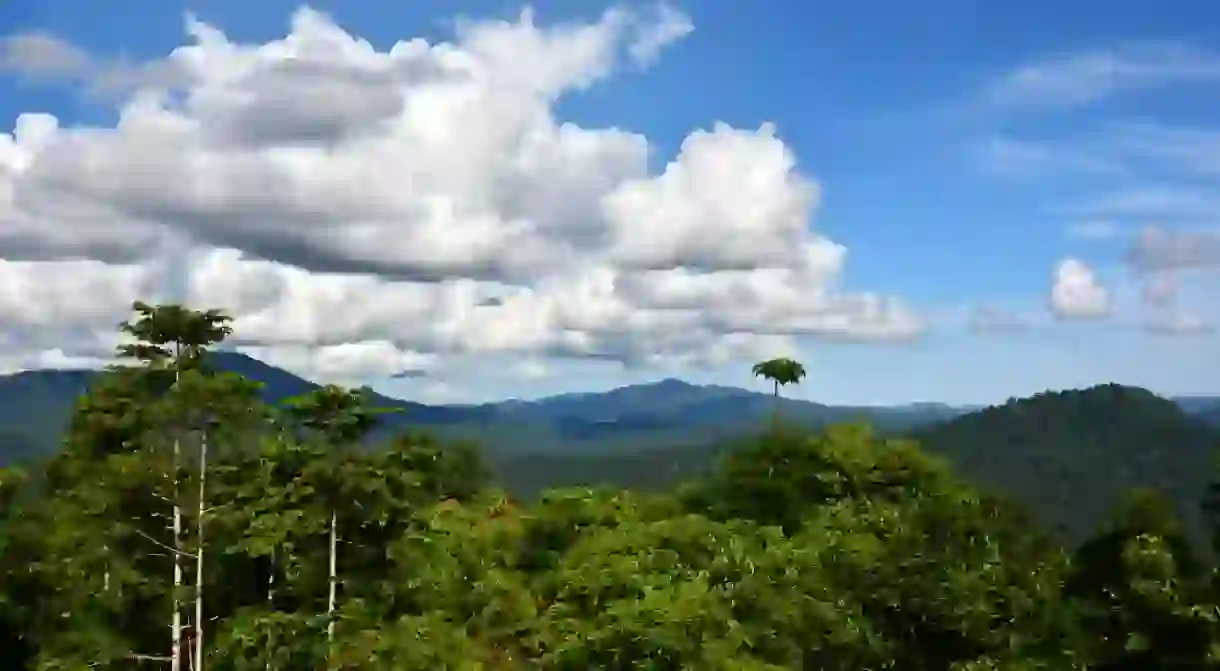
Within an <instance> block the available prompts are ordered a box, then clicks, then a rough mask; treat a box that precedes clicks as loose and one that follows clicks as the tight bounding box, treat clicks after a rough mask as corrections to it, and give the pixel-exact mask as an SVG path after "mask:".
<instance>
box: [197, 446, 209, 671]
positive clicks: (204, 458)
mask: <svg viewBox="0 0 1220 671" xmlns="http://www.w3.org/2000/svg"><path fill="white" fill-rule="evenodd" d="M207 478H208V435H207V431H206V430H205V431H204V433H203V437H202V438H201V439H200V441H199V511H198V513H199V514H198V517H197V518H196V520H195V530H196V535H197V536H198V538H199V545H198V547H196V548H195V671H203V512H204V505H203V504H204V501H205V500H206V498H207V482H208V480H207Z"/></svg>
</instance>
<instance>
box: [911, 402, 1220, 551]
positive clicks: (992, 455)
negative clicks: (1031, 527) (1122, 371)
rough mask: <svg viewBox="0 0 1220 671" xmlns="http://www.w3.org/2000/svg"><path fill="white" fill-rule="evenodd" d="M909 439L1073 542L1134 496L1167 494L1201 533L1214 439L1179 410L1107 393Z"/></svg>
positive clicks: (993, 411)
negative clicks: (1140, 491) (1147, 491)
mask: <svg viewBox="0 0 1220 671" xmlns="http://www.w3.org/2000/svg"><path fill="white" fill-rule="evenodd" d="M911 437H912V438H914V439H916V440H918V441H919V443H920V444H921V445H922V446H923V447H924V448H925V449H927V450H928V451H930V452H933V453H939V454H941V455H943V456H945V457H947V458H948V459H949V460H950V461H951V462H952V463H953V464H954V466H955V467H956V468H957V470H958V472H959V473H961V474H962V475H963V476H965V477H967V478H968V479H970V480H972V481H974V482H976V483H978V484H980V485H982V486H984V487H987V488H990V489H993V490H997V491H1000V492H1004V493H1007V494H1009V495H1010V496H1011V497H1013V498H1015V499H1017V500H1020V501H1022V502H1024V503H1025V504H1026V505H1027V506H1028V507H1029V508H1030V509H1031V511H1032V512H1033V513H1034V514H1035V515H1036V516H1038V517H1040V518H1041V519H1042V520H1043V521H1045V522H1048V523H1051V524H1053V525H1055V526H1058V527H1059V528H1060V530H1061V531H1063V532H1064V533H1065V534H1067V535H1068V536H1069V537H1076V538H1078V537H1080V535H1081V534H1084V533H1087V532H1088V531H1090V530H1092V529H1094V528H1095V527H1096V525H1097V523H1098V522H1100V521H1103V520H1104V519H1105V518H1106V516H1107V515H1108V514H1109V513H1110V511H1111V509H1112V507H1113V506H1114V505H1115V504H1116V503H1118V502H1119V500H1120V498H1121V497H1122V496H1124V495H1125V494H1126V493H1128V492H1129V491H1130V490H1132V489H1134V488H1139V487H1153V488H1157V489H1160V490H1162V491H1163V492H1165V493H1166V494H1168V495H1169V496H1170V497H1171V498H1172V499H1173V500H1174V501H1175V503H1176V504H1177V507H1178V512H1179V514H1180V515H1181V516H1182V518H1183V520H1184V521H1185V522H1186V523H1187V524H1188V526H1190V527H1191V528H1193V529H1194V530H1195V532H1196V533H1201V530H1202V522H1201V519H1200V515H1199V505H1200V501H1201V500H1202V497H1203V493H1204V489H1205V487H1206V485H1207V483H1208V482H1209V481H1210V480H1211V478H1212V477H1214V476H1215V475H1216V474H1217V473H1216V470H1215V459H1216V454H1217V448H1220V431H1218V430H1217V429H1216V428H1214V427H1212V426H1209V425H1207V424H1206V423H1205V422H1204V421H1202V419H1201V418H1200V417H1199V416H1198V415H1197V414H1194V413H1189V412H1186V411H1185V410H1184V409H1183V405H1182V404H1181V403H1180V402H1177V403H1175V402H1174V401H1171V400H1168V399H1164V398H1161V397H1159V396H1156V395H1155V394H1153V393H1152V392H1150V391H1147V390H1145V389H1139V388H1134V387H1124V386H1119V385H1113V384H1110V385H1101V386H1096V387H1092V388H1089V389H1084V390H1079V391H1062V392H1047V393H1042V394H1038V395H1035V396H1033V397H1031V398H1026V399H1021V400H1011V401H1009V402H1008V403H1006V404H1004V405H1000V406H995V407H991V408H987V409H984V410H981V411H979V412H974V413H969V414H966V415H962V416H960V417H958V418H956V419H953V420H951V421H948V422H945V423H942V424H938V425H933V426H929V427H924V428H922V429H919V430H916V431H914V432H913V433H912V435H911Z"/></svg>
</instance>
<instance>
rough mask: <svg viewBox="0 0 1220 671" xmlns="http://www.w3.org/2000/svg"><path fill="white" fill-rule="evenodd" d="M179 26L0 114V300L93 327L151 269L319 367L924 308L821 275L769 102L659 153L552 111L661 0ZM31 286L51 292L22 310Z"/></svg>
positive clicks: (649, 42) (659, 17)
mask: <svg viewBox="0 0 1220 671" xmlns="http://www.w3.org/2000/svg"><path fill="white" fill-rule="evenodd" d="M186 28H187V33H188V36H189V38H190V43H189V44H187V45H185V46H182V47H179V48H177V49H175V50H174V51H173V52H172V53H170V54H169V55H168V56H166V57H165V58H164V59H161V60H158V61H151V62H147V63H139V64H134V65H131V66H128V67H126V68H125V69H123V70H122V72H121V73H120V71H119V69H117V68H109V69H106V68H102V69H98V70H96V71H95V76H96V77H98V78H99V79H101V80H104V81H103V82H102V83H101V84H99V85H105V86H112V87H113V88H114V89H115V90H123V91H125V92H126V94H125V97H124V99H123V102H122V105H121V107H120V110H119V117H118V121H117V123H116V124H115V125H113V126H103V127H75V126H63V125H61V124H60V123H59V121H58V120H57V119H56V118H55V117H52V116H48V115H40V114H26V115H22V116H21V117H19V118H18V120H17V123H16V127H15V129H14V132H13V133H12V134H9V135H0V258H3V259H8V260H7V261H5V262H4V263H5V264H9V265H7V266H0V272H5V271H3V268H6V267H8V268H12V270H11V271H10V272H12V273H14V275H13V277H14V281H13V282H12V283H10V284H7V285H5V286H6V287H7V286H11V287H16V288H15V289H10V290H9V298H8V299H7V302H4V301H0V309H2V310H4V311H6V312H5V314H9V313H11V314H13V315H21V316H20V319H24V320H25V321H26V322H28V323H29V324H30V328H35V327H36V328H43V327H45V328H46V329H54V328H60V327H61V326H62V324H60V323H59V321H63V323H71V324H72V325H73V328H76V329H77V330H81V331H97V330H99V329H101V328H102V327H103V326H105V327H106V328H110V329H112V328H113V322H116V321H118V320H119V319H122V318H124V317H126V316H127V314H126V311H127V307H128V306H129V305H130V302H131V300H132V299H134V298H136V297H144V298H148V297H150V296H155V295H158V294H159V293H160V294H165V293H167V292H168V293H170V294H173V295H175V296H178V295H180V296H181V297H182V298H184V299H185V300H187V301H188V302H189V303H190V304H192V305H198V306H201V307H212V306H218V307H223V308H225V309H227V310H229V311H230V312H231V313H232V314H233V315H234V316H235V318H236V323H235V325H234V326H235V329H236V334H235V342H236V344H237V345H239V346H240V347H242V348H243V349H244V351H247V352H249V353H252V354H254V355H255V356H258V357H259V358H261V359H264V360H267V361H269V362H271V363H274V364H277V365H283V366H285V367H287V368H289V369H292V370H296V371H298V372H304V373H306V374H310V375H312V376H315V377H327V378H333V379H350V378H361V377H375V376H389V375H394V374H401V373H403V372H404V371H412V372H413V373H412V374H419V375H430V373H431V371H432V370H433V369H434V368H435V367H436V366H438V362H439V361H441V360H442V359H443V358H444V357H453V356H468V355H473V356H478V355H509V356H516V357H519V358H520V360H522V361H526V362H531V363H534V362H538V363H539V366H541V363H540V362H542V361H544V360H546V359H547V358H555V357H577V358H592V359H603V360H607V361H614V362H619V363H622V364H626V365H632V366H636V365H638V366H644V365H658V364H661V363H673V362H686V363H689V364H690V365H711V364H715V363H717V362H725V361H729V360H733V359H735V358H738V357H754V356H758V355H759V354H763V355H769V354H771V353H772V352H774V351H778V350H782V351H789V350H790V349H791V348H794V347H795V345H794V342H795V341H794V339H795V338H799V337H805V336H812V337H818V338H824V339H834V340H841V341H853V342H878V341H892V340H898V341H901V340H906V339H910V338H914V337H916V336H918V335H919V333H920V332H921V331H922V330H923V322H922V319H921V318H920V317H919V315H917V314H916V313H914V312H913V311H912V310H911V309H910V308H909V307H907V306H906V305H904V304H903V303H902V302H901V301H900V300H898V299H897V298H895V297H891V296H882V295H878V294H873V293H867V292H863V293H849V292H845V291H843V290H842V289H841V288H840V284H841V277H842V275H843V273H844V269H845V262H846V258H847V250H846V249H845V248H843V247H842V246H840V245H837V244H835V243H834V242H832V241H830V240H828V239H826V238H824V237H823V236H821V235H818V234H817V233H815V232H813V231H812V230H811V229H810V222H811V220H812V218H813V216H814V214H815V213H816V211H817V208H818V205H819V194H820V188H819V185H818V183H817V181H816V180H815V179H814V178H813V177H812V176H810V175H807V174H803V173H802V172H800V171H799V170H798V168H797V161H796V157H795V156H794V155H793V153H792V151H791V150H790V149H789V148H788V147H787V146H786V145H785V143H784V142H783V140H782V139H781V138H780V136H779V133H778V132H777V129H776V128H775V127H774V126H772V125H771V124H762V125H761V126H759V127H757V128H753V129H750V128H745V129H742V128H733V127H730V126H728V125H726V124H720V123H717V124H714V125H712V126H711V128H710V129H704V130H695V131H693V132H691V133H690V134H689V135H688V136H687V138H686V139H685V141H684V142H683V143H682V145H681V148H680V150H679V152H678V154H677V155H676V156H674V157H673V158H672V160H671V161H670V162H669V163H668V165H667V166H666V167H665V168H664V169H663V170H662V171H660V173H659V174H657V173H653V172H650V170H649V152H650V145H649V141H648V139H647V138H646V137H644V136H642V135H639V134H636V133H632V132H629V131H625V130H621V129H617V128H582V127H580V126H577V125H575V124H573V123H570V122H566V121H563V120H561V119H558V118H556V116H555V112H554V106H555V104H556V103H557V102H558V101H559V100H560V99H561V98H562V97H563V96H564V95H566V94H568V93H569V92H571V91H573V90H577V89H581V88H585V87H589V86H593V85H595V84H597V83H599V82H600V81H602V80H604V79H606V78H607V77H610V76H612V75H613V74H614V73H615V72H616V71H617V70H618V69H620V68H621V65H622V64H623V62H625V61H629V60H630V61H635V62H638V63H647V62H651V60H653V59H655V58H656V57H657V56H658V55H659V53H660V52H661V50H662V49H663V48H664V47H665V46H667V45H668V44H670V43H672V42H673V41H675V40H678V39H680V38H681V37H682V36H684V35H686V34H688V33H689V32H690V31H691V29H692V27H691V25H690V21H689V18H687V17H686V16H685V15H683V14H681V13H680V12H677V10H674V9H672V8H668V7H661V8H659V9H657V10H656V11H655V12H635V11H631V10H627V9H612V10H610V11H607V12H606V13H605V14H603V15H602V16H601V17H600V19H598V20H597V21H594V22H591V23H588V24H561V25H555V26H543V25H539V24H538V23H537V22H536V21H535V18H534V16H533V14H532V13H531V12H529V11H525V12H522V13H521V14H520V15H519V16H518V17H517V19H516V20H513V21H471V20H465V21H462V22H460V24H459V27H458V30H457V32H456V35H455V37H454V39H453V41H450V42H443V43H436V44H430V43H428V42H426V41H424V40H422V39H415V40H410V41H401V42H398V43H396V44H394V45H393V46H391V47H390V48H389V49H388V50H386V51H378V50H377V49H376V48H374V47H373V46H372V45H371V44H370V43H369V42H367V41H365V40H362V39H360V38H358V37H356V36H353V35H350V34H348V33H347V32H345V31H344V30H343V29H341V28H339V27H338V26H337V25H336V24H335V23H334V22H332V21H331V20H330V19H329V18H328V17H327V16H325V15H324V14H321V13H319V12H316V11H313V10H310V9H301V10H299V11H297V12H296V13H295V14H294V15H293V17H292V21H291V27H290V32H289V34H288V35H287V36H286V37H284V38H283V39H279V40H275V41H271V42H268V43H266V44H253V45H252V44H243V43H238V42H235V41H233V40H231V39H230V38H229V37H228V36H227V35H225V34H224V32H223V31H222V30H221V29H220V28H218V27H215V26H210V25H207V24H205V23H202V22H200V21H198V20H196V19H193V18H188V20H187V22H186ZM120 74H121V75H122V76H120ZM120 79H121V80H122V81H121V85H119V84H116V83H115V82H116V81H118V80H120ZM95 84H96V82H95ZM82 259H88V260H87V261H86V260H82ZM14 264H15V265H14ZM64 264H74V265H64ZM18 275H20V277H18ZM43 275H47V276H52V277H55V278H58V279H54V280H53V281H51V282H50V284H48V285H46V286H43V285H41V284H39V283H38V282H36V281H35V279H32V278H39V277H42V276H43ZM100 277H105V278H110V279H98V278H100ZM69 278H70V279H69ZM107 282H110V283H111V284H106V283H107ZM73 283H76V284H73ZM86 287H87V288H88V290H87V291H86V290H85V288H86ZM99 287H102V288H101V289H100V291H101V299H100V300H99V299H98V298H96V295H97V292H98V291H99ZM105 287H112V288H111V289H106V288H105ZM40 291H41V292H42V293H38V292H40ZM54 291H59V292H60V294H62V297H61V296H60V294H55V295H51V294H50V293H48V292H52V293H53V292H54ZM73 291H76V292H77V293H75V294H74V293H73ZM85 296H88V298H87V299H86V298H84V297H85ZM32 297H33V298H39V299H40V300H41V302H42V304H43V305H44V306H45V305H52V306H54V307H55V308H56V310H57V311H56V313H55V314H58V315H60V316H58V317H38V316H37V315H34V314H33V313H31V314H26V313H25V312H29V311H30V310H33V308H28V307H25V306H26V304H27V303H29V302H30V300H29V299H30V298H32ZM23 311H25V312H23ZM74 315H75V316H74ZM102 315H105V318H104V319H103V318H102ZM3 318H5V317H4V316H3V315H0V319H3ZM13 319H16V317H13ZM39 319H42V321H39ZM73 320H77V321H79V322H80V324H77V321H73ZM52 322H56V323H52ZM103 322H105V324H103ZM46 333H48V334H49V333H51V332H50V331H46ZM55 337H56V336H54V335H53V334H51V335H46V341H45V342H44V345H45V344H47V343H56V344H57V343H58V341H56V340H55V339H54V338H55ZM65 351H66V350H65ZM522 365H523V366H525V368H531V367H532V368H534V369H535V372H536V371H537V370H540V369H541V368H540V367H539V366H530V365H525V364H522ZM523 371H524V369H523Z"/></svg>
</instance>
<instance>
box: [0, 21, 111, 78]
mask: <svg viewBox="0 0 1220 671" xmlns="http://www.w3.org/2000/svg"><path fill="white" fill-rule="evenodd" d="M88 69H89V55H88V54H86V53H85V52H84V51H82V50H80V49H78V48H76V47H75V46H73V45H71V44H69V43H68V42H65V41H64V40H61V39H60V38H58V37H55V36H54V35H51V34H50V33H45V32H29V33H18V34H15V35H9V36H6V37H3V38H0V70H6V71H9V72H16V73H18V74H21V75H25V76H28V77H32V78H36V79H63V78H71V77H77V76H81V75H84V74H86V72H87V71H88Z"/></svg>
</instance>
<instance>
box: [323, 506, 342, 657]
mask: <svg viewBox="0 0 1220 671" xmlns="http://www.w3.org/2000/svg"><path fill="white" fill-rule="evenodd" d="M338 549H339V516H338V514H337V513H336V511H335V509H334V508H331V511H330V594H329V596H328V597H327V602H326V643H327V645H328V647H329V646H333V645H334V643H335V588H336V587H337V583H338V580H337V579H336V576H337V571H336V570H335V568H336V564H337V562H336V561H335V556H336V554H337V553H338Z"/></svg>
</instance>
